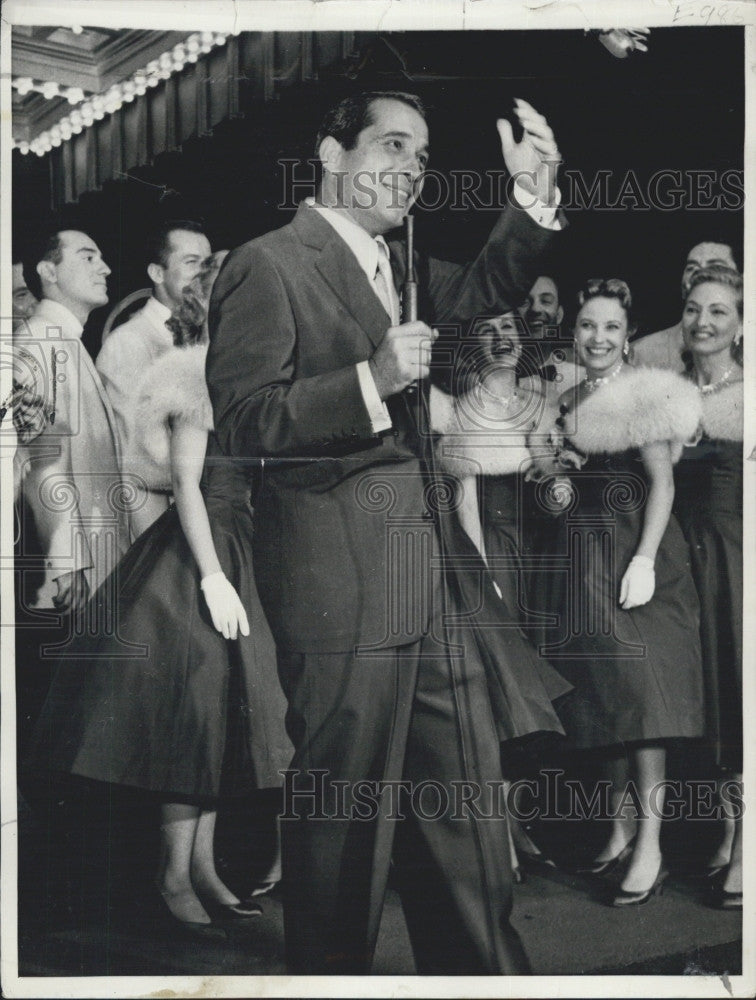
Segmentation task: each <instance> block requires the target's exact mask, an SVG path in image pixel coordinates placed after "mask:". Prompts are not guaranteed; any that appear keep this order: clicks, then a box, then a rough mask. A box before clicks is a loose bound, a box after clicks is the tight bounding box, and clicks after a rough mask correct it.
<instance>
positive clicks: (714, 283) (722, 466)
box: [675, 266, 743, 909]
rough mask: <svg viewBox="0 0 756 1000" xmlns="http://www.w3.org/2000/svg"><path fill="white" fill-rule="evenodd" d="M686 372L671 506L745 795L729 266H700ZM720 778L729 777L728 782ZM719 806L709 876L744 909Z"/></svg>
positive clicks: (727, 744) (712, 693) (733, 828)
mask: <svg viewBox="0 0 756 1000" xmlns="http://www.w3.org/2000/svg"><path fill="white" fill-rule="evenodd" d="M682 327H683V337H684V339H685V345H686V348H687V349H688V351H689V352H690V363H691V367H690V369H689V376H690V378H691V379H692V380H693V381H694V382H695V383H696V385H697V386H698V390H699V392H700V393H701V396H702V408H703V416H702V420H701V428H700V434H699V435H698V440H697V442H696V443H695V444H694V445H692V446H690V447H688V448H686V449H685V451H684V452H683V458H682V460H681V461H680V463H679V465H678V466H677V468H676V470H675V486H676V500H675V511H676V513H677V516H678V517H679V520H680V523H681V525H682V528H683V531H684V532H685V535H686V537H687V540H688V545H689V550H690V561H691V565H692V569H693V579H694V580H695V583H696V589H697V590H698V596H699V599H700V602H701V646H702V649H703V668H704V686H705V691H706V738H707V744H708V747H709V750H710V752H711V754H712V757H713V759H714V762H715V764H716V765H717V766H718V768H719V769H720V772H721V775H722V777H723V778H724V779H730V788H731V789H732V788H734V789H736V790H737V795H739V796H742V769H743V763H742V761H743V638H742V636H743V499H742V497H743V279H742V278H741V276H740V275H739V274H738V273H737V272H736V271H733V270H732V269H731V268H729V267H722V266H713V267H705V268H702V269H701V270H699V271H698V272H697V273H696V274H695V275H694V277H693V278H692V280H691V282H690V289H689V291H688V296H687V299H686V301H685V308H684V311H683V320H682ZM724 784H726V781H725V783H724ZM723 787H724V785H723V786H721V787H720V801H721V802H722V803H723V806H724V810H723V812H724V823H723V828H722V834H721V840H720V843H719V845H718V846H717V848H716V850H715V852H714V854H713V855H712V856H711V858H710V859H709V863H708V867H707V869H706V875H707V876H708V877H709V878H711V879H712V881H713V882H714V883H715V884H716V890H717V891H716V894H715V896H714V899H715V902H716V903H717V904H718V905H719V906H721V907H722V908H724V909H735V908H739V907H741V906H742V905H743V895H742V893H743V840H742V835H743V830H742V820H741V818H740V816H739V815H738V810H737V809H735V810H734V809H733V808H732V802H730V803H726V802H725V796H724V794H723V791H722V788H723Z"/></svg>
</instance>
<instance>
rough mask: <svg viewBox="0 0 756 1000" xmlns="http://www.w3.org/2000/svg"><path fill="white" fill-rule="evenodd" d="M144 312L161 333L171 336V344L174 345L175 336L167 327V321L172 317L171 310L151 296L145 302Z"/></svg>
mask: <svg viewBox="0 0 756 1000" xmlns="http://www.w3.org/2000/svg"><path fill="white" fill-rule="evenodd" d="M142 312H143V313H144V315H145V316H146V317H147V319H148V320H149V321H150V322H151V323H152V325H153V326H154V327H157V329H158V330H159V331H160V333H165V334H166V335H167V336H169V337H170V338H171V343H173V334H172V333H171V331H170V330H169V329H168V328H167V327H166V325H165V321H166V320H167V319H169V318H170V316H171V310H170V309H169V308H168V306H165V305H163V303H162V302H158V300H157V299H156V298H155V296H154V295H151V296H150V297H149V298H148V299H147V301H146V302H145V304H144V309H143V310H142Z"/></svg>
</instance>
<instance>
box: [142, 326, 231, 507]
mask: <svg viewBox="0 0 756 1000" xmlns="http://www.w3.org/2000/svg"><path fill="white" fill-rule="evenodd" d="M206 356H207V344H193V345H192V346H190V347H172V348H170V349H169V350H167V351H166V352H165V353H164V354H161V355H160V357H159V358H157V359H156V360H155V361H154V362H153V363H152V364H151V365H150V367H149V368H148V369H147V371H146V372H145V374H144V376H143V378H142V380H141V382H140V385H139V390H138V393H137V402H136V409H135V415H134V430H135V433H134V441H133V442H132V443H131V445H132V446H131V447H130V449H129V454H128V455H127V458H126V465H127V466H128V467H130V468H133V469H134V471H135V472H137V473H138V474H139V475H141V476H142V478H143V479H144V480H145V481H146V482H147V485H148V486H149V487H151V488H152V489H170V485H171V461H170V443H171V425H172V424H174V423H176V422H183V423H187V424H191V425H192V426H194V427H199V428H201V429H203V430H206V431H211V430H212V429H213V411H212V407H211V405H210V396H209V395H208V391H207V384H206V382H205V358H206Z"/></svg>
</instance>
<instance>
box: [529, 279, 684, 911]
mask: <svg viewBox="0 0 756 1000" xmlns="http://www.w3.org/2000/svg"><path fill="white" fill-rule="evenodd" d="M578 304H579V310H578V314H577V318H576V321H575V346H576V351H577V354H578V359H579V361H580V363H581V364H582V365H583V366H584V367H585V370H586V378H585V379H584V380H583V382H581V383H580V384H579V385H578V386H577V387H576V388H575V389H574V390H568V391H567V392H565V393H563V394H562V396H561V398H560V407H559V410H560V412H559V416H558V417H557V419H556V422H555V425H554V427H553V429H552V432H551V438H550V440H551V442H552V445H553V448H554V453H553V454H552V455H550V456H549V458H548V461H547V462H546V463H544V465H545V467H547V468H549V469H550V471H552V472H553V471H555V470H556V471H559V472H560V474H561V476H562V477H564V476H566V475H568V476H569V477H570V480H571V487H572V488H571V490H570V491H568V492H567V494H566V503H565V509H564V511H563V513H562V514H561V516H560V518H559V521H558V522H557V526H556V530H555V532H554V537H553V538H546V539H544V549H543V551H544V554H548V553H549V552H565V553H566V552H569V553H570V555H571V566H570V572H569V578H565V577H563V575H562V574H556V575H555V574H551V575H550V577H551V578H550V580H549V583H548V585H547V592H546V593H545V594H544V595H542V598H541V600H542V608H543V610H544V611H553V609H554V608H559V609H561V621H562V623H563V624H562V631H557V633H556V634H554V635H553V636H551V637H550V641H549V643H548V645H547V647H546V654H547V655H548V656H549V657H550V658H552V661H553V663H554V665H555V666H556V667H557V669H558V670H559V671H560V673H562V674H564V676H565V677H566V678H567V680H569V681H571V683H572V684H573V685H574V688H575V690H574V694H573V695H572V696H571V697H570V698H568V699H567V700H566V701H565V703H564V705H563V707H562V711H561V713H560V714H561V717H562V721H563V723H564V727H565V731H566V732H567V735H568V737H569V738H570V740H571V741H572V743H573V745H574V746H575V747H577V748H580V749H593V748H596V749H598V748H601V749H602V751H603V756H604V759H605V765H606V769H607V776H608V777H609V778H610V780H611V784H612V797H613V798H612V817H613V822H612V826H611V829H610V833H609V837H608V840H607V842H606V845H605V847H604V848H603V850H602V851H601V852H600V853H599V854H598V855H597V856H596V857H595V858H594V859H593V861H592V862H591V863H590V864H589V865H588V866H587V867H586V868H585V869H583V870H584V871H586V872H590V873H592V874H602V873H604V872H607V871H609V870H610V869H612V868H614V867H616V866H617V865H618V864H619V863H620V861H625V860H626V861H627V867H626V869H625V870H624V872H623V878H622V882H621V884H620V887H619V890H618V891H617V892H616V894H614V895H613V898H612V897H610V900H611V902H612V904H613V905H614V906H628V905H633V904H636V905H637V904H639V903H645V902H646V901H647V900H648V899H650V898H651V896H652V895H655V894H657V893H659V892H661V888H662V885H663V883H664V880H665V879H666V877H667V870H666V867H665V864H664V860H663V858H662V855H661V849H660V835H661V812H660V809H661V806H662V803H661V801H660V798H659V796H658V792H659V789H660V788H662V787H663V783H664V780H665V767H666V763H665V762H666V746H667V743H668V741H669V740H671V739H679V738H681V737H697V736H699V735H700V734H701V730H702V704H701V702H702V692H701V667H700V646H699V642H698V635H697V603H696V594H695V589H694V587H693V581H692V579H691V577H690V571H689V569H688V566H687V553H686V547H685V542H684V539H683V537H682V534H681V532H680V529H679V526H678V524H677V522H676V521H675V519H674V518H673V517H671V516H670V512H671V508H672V500H673V496H674V488H673V481H672V462H673V457H674V456H675V455H676V454H679V450H680V448H681V445H682V442H683V441H685V440H686V439H687V438H689V437H690V435H691V434H692V433H693V432H694V431H695V426H696V422H697V419H698V412H699V410H700V406H699V401H698V399H697V398H696V394H695V392H692V391H691V387H690V386H689V385H687V384H686V382H685V380H684V379H683V378H682V377H681V376H678V375H675V374H673V373H672V372H662V371H653V370H650V369H633V368H631V366H630V365H627V364H625V363H624V351H625V349H626V345H627V338H628V334H629V332H630V329H631V326H632V320H631V308H632V297H631V294H630V289H629V288H628V286H627V285H626V284H625V282H624V281H619V280H617V279H609V280H599V279H594V280H591V281H589V282H587V283H586V285H585V287H584V288H583V289H582V291H581V292H580V294H579V296H578ZM631 774H632V779H633V781H634V784H635V789H636V791H637V795H638V801H639V803H640V808H639V809H638V811H637V812H636V814H635V815H634V816H628V817H626V816H625V813H624V810H620V809H619V803H620V802H621V801H622V800H623V796H625V795H626V794H627V788H628V787H629V786H628V781H629V779H630V776H631ZM652 795H656V796H657V797H656V799H654V800H652V798H651V796H652ZM652 801H653V805H652Z"/></svg>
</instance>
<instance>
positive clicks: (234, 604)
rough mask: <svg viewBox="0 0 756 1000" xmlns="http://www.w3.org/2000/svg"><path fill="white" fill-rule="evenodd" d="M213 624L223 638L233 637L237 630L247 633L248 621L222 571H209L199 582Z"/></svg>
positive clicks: (237, 597) (240, 603)
mask: <svg viewBox="0 0 756 1000" xmlns="http://www.w3.org/2000/svg"><path fill="white" fill-rule="evenodd" d="M200 587H201V589H202V593H203V594H204V595H205V603H206V604H207V606H208V608H209V610H210V617H211V618H212V619H213V625H214V626H215V628H217V629H218V631H219V632H220V633H221V634H222V635H223V638H224V639H235V638H236V636H237V631H238V632H241V634H242V635H249V622H248V621H247V614H246V612H245V610H244V607H243V605H242V602H241V601H240V600H239V595H238V594H237V593H236V591H235V590H234V588H233V587H232V586H231V584H230V583H229V582H228V580H227V579H226V576H225V574H224V573H221V572H218V573H211V574H210V575H209V576H206V577H203V579H202V582H201V583H200Z"/></svg>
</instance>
